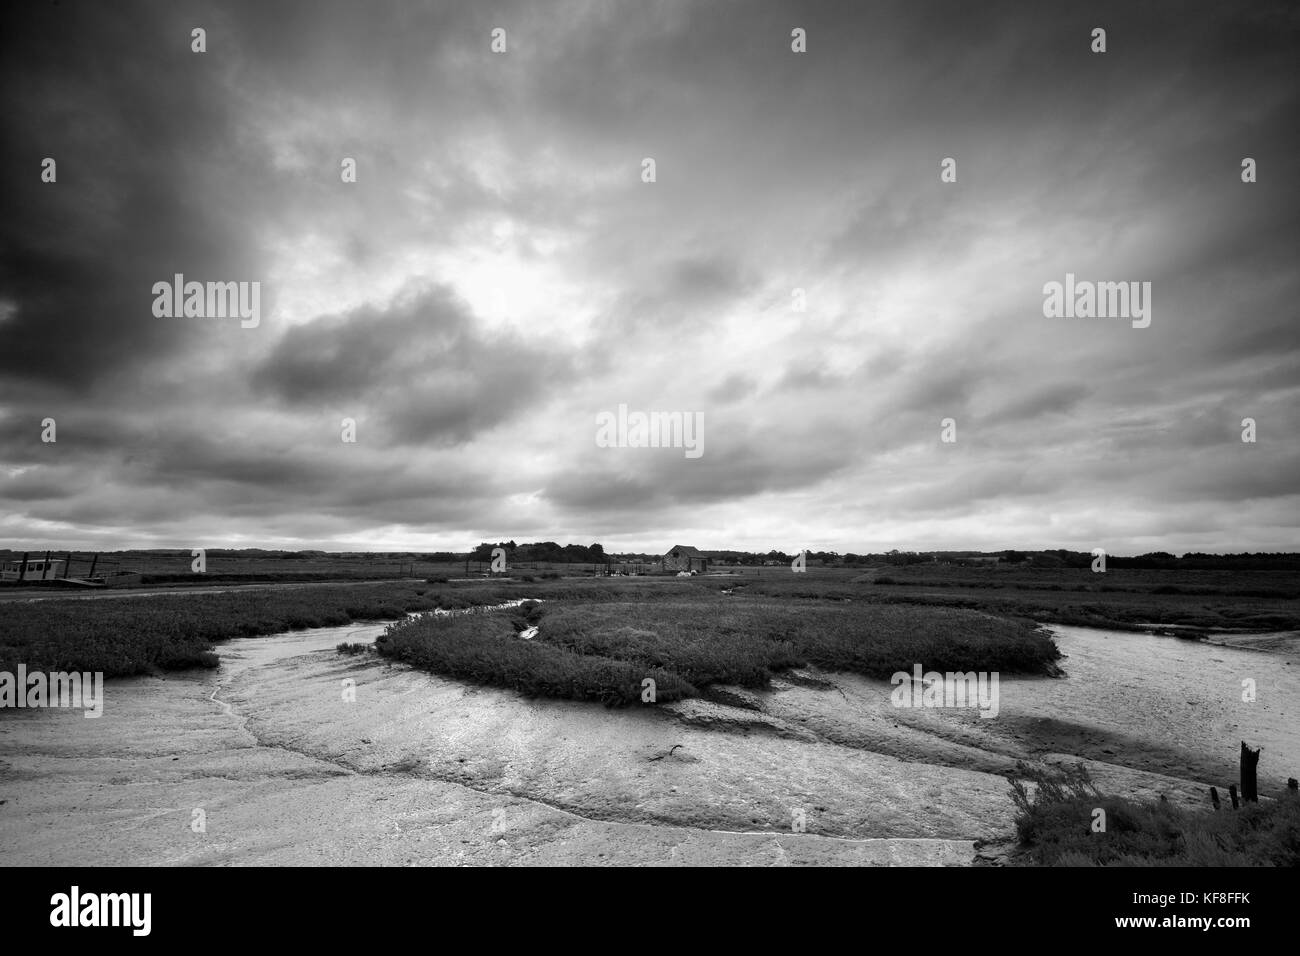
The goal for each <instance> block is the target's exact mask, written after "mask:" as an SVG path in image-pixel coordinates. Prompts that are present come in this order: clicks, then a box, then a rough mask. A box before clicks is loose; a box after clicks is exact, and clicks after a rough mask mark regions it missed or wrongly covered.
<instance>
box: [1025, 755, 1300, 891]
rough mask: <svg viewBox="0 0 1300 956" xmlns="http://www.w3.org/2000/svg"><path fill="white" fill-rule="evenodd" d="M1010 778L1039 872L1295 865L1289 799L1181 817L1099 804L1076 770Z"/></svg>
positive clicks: (1162, 807)
mask: <svg viewBox="0 0 1300 956" xmlns="http://www.w3.org/2000/svg"><path fill="white" fill-rule="evenodd" d="M1017 773H1018V774H1019V775H1020V778H1021V779H1016V780H1014V781H1012V784H1011V798H1012V801H1013V803H1014V804H1015V806H1016V811H1017V812H1016V833H1017V836H1018V837H1019V839H1020V844H1021V847H1022V848H1023V850H1024V852H1025V854H1026V858H1027V861H1028V862H1031V863H1033V864H1035V865H1038V866H1297V865H1300V800H1297V799H1295V798H1287V799H1282V800H1272V801H1266V802H1263V803H1248V804H1245V805H1243V806H1242V808H1241V809H1240V810H1227V809H1224V810H1220V811H1218V812H1213V811H1210V810H1205V811H1196V810H1184V809H1180V808H1178V807H1175V806H1173V804H1170V803H1166V802H1164V801H1145V802H1143V801H1137V800H1129V799H1125V798H1122V797H1111V796H1105V795H1103V794H1101V793H1100V792H1099V791H1098V790H1097V788H1096V787H1095V786H1094V785H1093V783H1092V781H1091V779H1089V776H1088V773H1087V770H1086V769H1085V768H1084V767H1083V765H1082V764H1079V765H1078V766H1077V767H1075V768H1071V769H1067V770H1064V771H1059V772H1057V771H1051V772H1049V771H1041V770H1035V769H1032V768H1029V767H1027V766H1025V765H1023V764H1021V765H1020V766H1019V768H1018V770H1017ZM1026 782H1027V783H1028V784H1029V785H1028V786H1026ZM1097 809H1102V810H1105V812H1106V817H1105V820H1106V829H1105V831H1104V832H1098V833H1094V832H1093V831H1092V821H1093V819H1094V811H1095V810H1097Z"/></svg>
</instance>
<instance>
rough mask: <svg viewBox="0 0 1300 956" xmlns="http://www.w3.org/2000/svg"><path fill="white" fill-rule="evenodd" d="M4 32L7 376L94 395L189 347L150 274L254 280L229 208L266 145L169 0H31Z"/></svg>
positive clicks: (0, 62) (1, 285) (1, 242)
mask: <svg viewBox="0 0 1300 956" xmlns="http://www.w3.org/2000/svg"><path fill="white" fill-rule="evenodd" d="M4 32H5V34H6V35H5V39H4V56H3V57H2V58H0V88H2V89H3V93H0V97H2V99H0V103H2V108H3V111H4V115H5V122H6V126H7V130H6V135H5V137H4V138H3V142H4V145H3V147H0V170H2V175H3V176H4V181H5V183H6V196H7V199H8V206H9V210H8V213H7V215H6V216H5V217H4V218H3V220H0V300H6V301H8V302H10V303H11V304H12V306H13V307H14V309H15V312H14V314H13V315H12V316H11V317H10V319H9V320H8V321H7V322H6V323H5V327H4V336H5V342H4V348H3V349H0V373H2V374H3V375H4V376H5V377H6V378H8V379H10V380H20V381H36V382H43V383H51V384H54V385H57V386H58V387H59V388H62V389H66V390H68V391H70V392H74V393H82V392H85V391H86V390H88V389H89V388H90V387H91V386H92V385H94V384H95V383H96V382H97V381H98V380H100V379H103V378H105V377H107V376H109V375H111V374H112V373H113V372H114V371H116V370H118V369H121V368H129V367H132V366H136V365H138V364H140V363H142V362H144V361H146V360H148V359H151V358H155V357H158V356H160V355H166V354H169V353H173V352H176V351H179V350H180V349H182V348H183V347H184V345H185V343H186V330H185V329H184V328H183V327H182V326H181V325H179V324H177V323H168V322H163V321H160V320H159V319H157V318H155V317H154V315H153V314H152V309H151V306H152V303H153V295H152V293H151V291H150V290H151V287H152V284H153V283H154V282H156V281H159V280H163V279H168V278H169V277H170V276H171V275H172V274H173V273H174V272H187V273H190V274H191V276H192V277H196V278H202V279H205V280H206V279H209V278H211V279H218V278H220V279H227V278H229V279H234V278H247V279H253V278H256V275H255V271H256V270H255V263H256V261H257V260H256V254H255V251H254V250H253V249H251V248H250V244H249V241H248V237H247V236H246V235H244V234H242V233H241V231H240V223H239V221H238V216H237V214H232V209H237V208H238V206H239V204H240V202H241V200H242V199H243V192H244V190H243V189H242V188H241V184H240V182H239V179H238V177H237V176H236V175H234V173H233V169H234V167H235V166H236V165H238V164H242V163H244V162H256V157H255V156H249V155H248V154H247V153H246V152H239V151H236V150H235V148H234V147H235V145H236V135H235V131H236V127H237V119H236V117H235V116H234V115H233V112H232V104H231V103H229V102H228V101H225V100H223V99H222V98H221V97H220V96H218V95H214V88H217V87H219V85H220V84H219V78H218V76H217V75H216V74H217V71H216V70H215V69H205V65H204V64H202V63H196V61H195V59H194V58H193V57H192V55H191V53H190V51H189V44H188V26H187V25H186V23H185V21H184V20H183V19H182V18H181V17H179V16H178V15H177V11H176V10H174V9H172V8H165V7H154V8H149V7H141V6H127V5H123V6H120V7H118V6H115V7H108V6H105V5H100V4H69V5H67V6H65V7H60V6H59V5H52V4H34V5H29V6H26V7H24V8H23V10H22V12H21V13H16V12H14V11H10V12H9V13H7V14H6V24H5V31H4ZM214 81H215V83H214ZM248 145H249V144H240V148H241V150H246V149H247V148H248ZM45 157H50V158H53V159H54V160H55V161H56V163H57V181H56V182H54V183H44V182H42V181H41V179H40V174H41V171H42V161H43V159H44V158H45ZM196 272H198V273H207V275H202V276H194V273H196Z"/></svg>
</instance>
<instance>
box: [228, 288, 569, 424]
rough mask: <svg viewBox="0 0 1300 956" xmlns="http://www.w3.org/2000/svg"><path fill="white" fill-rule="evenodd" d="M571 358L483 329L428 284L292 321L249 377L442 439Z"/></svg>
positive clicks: (514, 398) (517, 405)
mask: <svg viewBox="0 0 1300 956" xmlns="http://www.w3.org/2000/svg"><path fill="white" fill-rule="evenodd" d="M569 365H570V363H569V360H568V358H567V357H566V356H565V355H564V354H563V353H558V354H557V353H552V352H545V351H541V350H538V349H536V348H532V347H529V346H526V345H523V344H520V343H519V342H517V341H514V340H512V339H510V338H507V337H501V336H498V337H489V336H485V335H484V334H483V333H482V332H481V331H479V330H478V329H477V328H476V327H475V325H474V322H473V319H472V317H471V316H470V315H469V314H468V312H467V311H466V307H465V305H464V303H462V302H458V301H457V300H456V299H455V298H454V297H453V296H452V295H451V294H450V293H449V292H448V290H446V289H442V288H433V289H425V290H413V291H410V292H407V293H404V294H403V295H402V296H400V297H399V298H398V299H397V300H396V301H395V302H394V303H393V304H392V305H391V306H389V307H388V308H386V309H384V308H379V307H375V306H364V307H362V308H360V309H357V310H355V311H353V312H350V313H346V314H342V315H335V316H326V317H323V318H319V319H316V320H314V321H312V322H310V323H307V324H305V325H300V326H297V327H295V328H292V329H290V330H289V331H288V332H287V333H286V334H285V335H284V337H283V338H281V339H280V341H279V343H278V344H277V345H276V347H275V348H274V349H273V350H272V351H271V352H270V354H269V355H268V356H267V358H266V360H265V361H264V362H263V363H262V364H261V365H259V366H258V368H257V369H256V370H255V371H254V372H253V374H252V376H251V382H252V384H253V385H254V387H256V388H258V389H260V390H261V391H263V392H265V393H267V394H269V395H272V396H274V397H276V398H278V399H280V400H281V401H283V402H285V403H288V404H291V405H298V406H306V407H318V408H319V407H325V406H328V407H330V408H333V409H339V410H342V412H343V413H344V414H348V413H349V412H350V411H351V412H353V413H356V417H360V414H359V413H361V412H363V411H364V412H365V413H367V414H368V415H369V416H370V417H371V418H372V419H374V420H376V421H378V422H379V423H381V424H382V425H383V426H384V427H385V430H386V432H387V433H388V434H389V435H390V436H391V438H392V439H393V440H394V441H397V442H402V443H411V442H425V443H440V442H441V443H446V442H458V441H465V440H467V439H469V438H470V437H472V436H473V435H474V434H476V433H477V432H479V431H480V430H482V429H485V428H490V427H492V426H493V425H496V424H499V423H500V422H502V421H504V420H505V419H507V418H508V417H510V415H511V414H512V413H514V412H515V411H517V410H519V409H521V408H524V407H527V406H531V405H534V404H535V403H537V401H538V400H539V399H540V398H542V397H543V396H544V395H545V392H546V390H547V388H548V387H550V386H552V385H553V384H554V383H555V382H557V381H561V380H563V379H564V377H565V376H566V375H567V374H569V372H570V367H569ZM349 417H354V416H353V415H349Z"/></svg>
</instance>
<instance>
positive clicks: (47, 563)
mask: <svg viewBox="0 0 1300 956" xmlns="http://www.w3.org/2000/svg"><path fill="white" fill-rule="evenodd" d="M52 553H53V552H51V551H46V552H45V567H43V568H41V580H42V581H44V580H46V579H48V578H52V577H54V575H52V574H50V555H51V554H52Z"/></svg>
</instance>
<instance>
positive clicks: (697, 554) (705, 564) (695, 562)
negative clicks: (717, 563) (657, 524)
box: [659, 544, 709, 573]
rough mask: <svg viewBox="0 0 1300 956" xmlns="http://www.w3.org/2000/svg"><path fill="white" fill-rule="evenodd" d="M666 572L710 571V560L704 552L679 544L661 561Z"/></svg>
mask: <svg viewBox="0 0 1300 956" xmlns="http://www.w3.org/2000/svg"><path fill="white" fill-rule="evenodd" d="M659 563H660V565H661V566H662V567H663V569H664V570H665V571H699V572H700V573H703V572H705V571H707V570H709V559H708V557H707V556H706V555H705V553H704V552H703V551H700V550H698V549H696V548H688V547H686V546H685V545H681V544H679V545H678V546H677V547H675V548H673V549H672V550H671V551H669V552H668V553H667V554H665V555H664V556H663V558H662V559H660V562H659Z"/></svg>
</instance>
